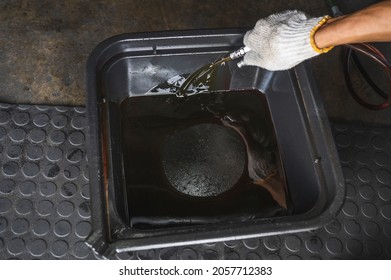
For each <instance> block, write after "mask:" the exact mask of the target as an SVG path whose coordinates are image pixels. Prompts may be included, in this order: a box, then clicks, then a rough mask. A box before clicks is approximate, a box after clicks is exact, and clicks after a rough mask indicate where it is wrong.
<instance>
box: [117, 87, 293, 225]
mask: <svg viewBox="0 0 391 280" xmlns="http://www.w3.org/2000/svg"><path fill="white" fill-rule="evenodd" d="M120 115H121V133H122V135H121V139H123V143H122V150H123V158H124V169H125V170H124V173H125V185H126V193H127V200H128V214H129V222H130V225H131V226H132V227H138V228H156V227H166V226H174V225H195V224H208V223H219V222H227V221H230V222H234V221H245V220H251V219H259V218H267V217H275V216H282V215H287V214H288V212H290V211H292V209H291V205H290V204H289V199H288V197H289V196H288V195H287V186H286V183H285V181H286V180H285V176H284V171H283V164H282V160H281V156H280V153H279V148H278V143H277V141H276V136H275V132H274V127H273V123H272V120H271V117H270V112H269V109H268V105H267V101H266V98H265V97H264V95H263V94H262V93H260V92H259V91H251V90H248V91H229V92H204V93H202V94H195V95H191V96H187V97H185V98H177V97H176V96H175V95H172V94H170V95H167V94H166V95H164V94H163V95H162V94H160V95H151V96H143V97H130V98H126V99H125V100H124V101H123V102H122V103H121V105H120Z"/></svg>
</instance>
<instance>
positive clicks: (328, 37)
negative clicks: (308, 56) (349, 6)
mask: <svg viewBox="0 0 391 280" xmlns="http://www.w3.org/2000/svg"><path fill="white" fill-rule="evenodd" d="M314 39H315V44H316V45H317V46H318V47H319V48H324V47H329V46H338V45H343V44H348V43H349V44H350V43H364V42H391V0H387V1H382V2H380V3H377V4H374V5H372V6H369V7H367V8H365V9H362V10H360V11H357V12H355V13H352V14H350V15H346V16H341V17H338V18H335V19H330V20H329V21H328V22H327V23H326V24H325V25H324V26H323V27H322V28H320V29H319V30H318V31H317V32H316V33H315V36H314Z"/></svg>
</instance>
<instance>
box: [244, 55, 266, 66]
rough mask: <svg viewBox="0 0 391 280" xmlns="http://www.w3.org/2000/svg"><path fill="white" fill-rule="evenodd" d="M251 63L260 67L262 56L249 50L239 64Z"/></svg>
mask: <svg viewBox="0 0 391 280" xmlns="http://www.w3.org/2000/svg"><path fill="white" fill-rule="evenodd" d="M245 65H253V66H259V67H262V56H261V55H260V54H258V53H256V52H254V51H249V52H248V53H246V54H245V55H244V57H243V60H242V62H241V66H245Z"/></svg>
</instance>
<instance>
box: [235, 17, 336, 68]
mask: <svg viewBox="0 0 391 280" xmlns="http://www.w3.org/2000/svg"><path fill="white" fill-rule="evenodd" d="M329 18H330V17H328V16H325V17H318V18H309V17H308V16H307V15H306V14H305V13H304V12H301V11H285V12H282V13H277V14H273V15H270V16H268V17H267V18H263V19H260V20H258V22H257V23H256V25H255V27H254V29H252V30H250V31H248V32H247V33H246V35H245V36H244V45H245V46H246V47H249V48H250V49H251V51H249V52H248V53H247V54H246V55H245V56H244V58H243V64H242V65H255V66H259V67H262V68H265V69H267V70H270V71H277V70H286V69H290V68H292V67H294V66H296V65H297V64H299V63H300V62H302V61H304V60H306V59H309V58H311V57H314V56H316V55H319V54H320V53H322V52H327V51H329V50H330V49H331V48H332V47H331V48H325V49H318V48H317V47H316V45H315V43H314V41H313V35H314V33H315V32H316V30H317V29H319V28H320V27H321V26H322V25H323V24H324V23H325V22H326V21H327V20H328V19H329ZM311 40H312V42H311Z"/></svg>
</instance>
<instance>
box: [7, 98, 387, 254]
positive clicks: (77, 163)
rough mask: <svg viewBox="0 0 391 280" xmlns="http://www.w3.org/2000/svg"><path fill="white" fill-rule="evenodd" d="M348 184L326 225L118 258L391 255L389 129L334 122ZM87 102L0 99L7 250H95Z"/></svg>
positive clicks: (74, 251) (8, 252) (334, 131)
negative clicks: (64, 103)
mask: <svg viewBox="0 0 391 280" xmlns="http://www.w3.org/2000/svg"><path fill="white" fill-rule="evenodd" d="M332 129H333V134H334V138H335V141H336V144H337V149H338V151H339V156H340V161H341V164H342V166H343V172H344V176H345V181H346V186H347V193H346V200H345V203H344V206H343V208H342V210H341V211H340V213H339V215H338V217H337V218H336V219H335V220H334V221H332V222H331V223H329V224H328V225H326V226H325V227H323V228H321V229H319V230H316V231H312V232H304V233H300V234H291V235H280V236H271V237H266V238H254V239H247V240H236V241H230V242H218V243H213V244H201V245H191V246H182V247H171V248H164V249H156V250H147V251H138V252H132V253H121V254H118V255H116V256H115V258H117V259H391V158H390V157H391V130H390V129H387V128H374V127H364V126H360V125H352V124H341V123H339V124H337V123H335V124H333V127H332ZM85 138H86V118H85V109H84V108H82V107H76V108H74V107H58V106H57V107H54V106H22V105H9V104H0V163H1V166H0V259H96V258H99V257H98V256H96V255H94V253H93V252H92V251H91V250H90V249H89V248H88V247H87V246H86V245H85V244H84V242H83V241H84V239H85V238H86V237H87V236H88V234H89V232H90V231H91V223H90V216H91V214H90V204H89V198H90V197H89V186H88V174H87V168H88V159H87V157H86V147H85Z"/></svg>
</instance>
